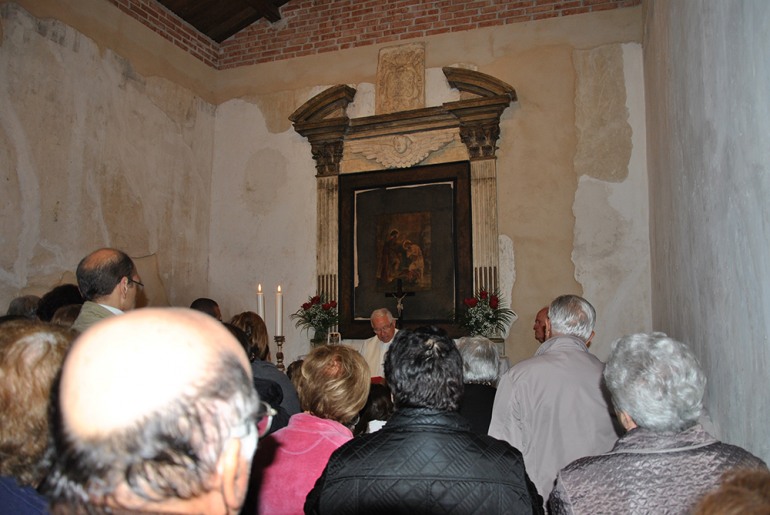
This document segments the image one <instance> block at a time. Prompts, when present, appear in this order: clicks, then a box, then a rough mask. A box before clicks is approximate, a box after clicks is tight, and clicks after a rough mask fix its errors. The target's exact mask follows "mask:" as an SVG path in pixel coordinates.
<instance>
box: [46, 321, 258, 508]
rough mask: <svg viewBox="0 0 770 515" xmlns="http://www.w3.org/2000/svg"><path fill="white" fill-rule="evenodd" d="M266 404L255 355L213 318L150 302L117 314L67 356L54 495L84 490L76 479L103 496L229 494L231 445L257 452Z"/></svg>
mask: <svg viewBox="0 0 770 515" xmlns="http://www.w3.org/2000/svg"><path fill="white" fill-rule="evenodd" d="M257 408H258V399H257V395H256V392H255V391H254V389H253V386H252V380H251V368H250V365H249V361H248V359H247V357H246V354H245V353H244V351H243V349H242V348H241V346H240V344H239V343H238V342H237V341H236V340H235V339H234V338H233V337H232V336H231V335H230V333H229V331H227V329H225V328H224V327H223V326H222V324H221V323H219V322H217V321H216V320H214V319H213V318H211V317H209V316H207V315H204V314H202V313H199V312H195V311H191V310H186V309H142V310H137V311H133V312H131V313H128V314H126V315H123V316H120V317H114V318H110V319H107V320H105V321H103V322H101V323H99V324H96V325H94V326H93V327H92V328H90V329H89V330H87V331H86V332H84V333H83V335H82V336H81V337H80V338H78V339H77V340H76V342H75V344H74V346H73V348H72V350H71V351H70V354H69V355H68V356H67V359H66V360H65V362H64V367H63V369H62V376H61V383H60V387H59V417H58V423H59V426H58V431H57V434H56V438H55V440H56V447H57V448H56V454H57V463H56V465H55V467H54V473H53V474H52V480H51V481H49V485H50V486H51V487H52V488H53V489H54V494H55V495H54V497H55V499H54V500H55V501H56V500H58V501H61V502H65V503H66V502H69V501H70V500H71V499H70V498H68V497H69V494H72V495H73V496H74V497H75V498H77V492H76V491H75V489H73V491H67V488H72V485H73V484H74V485H79V487H80V488H83V489H84V490H85V491H86V492H87V493H88V496H89V500H90V501H89V502H92V503H94V504H97V505H118V506H127V505H128V506H127V507H136V506H137V504H136V502H135V501H137V500H142V501H144V502H148V501H151V505H152V506H153V509H156V510H157V508H158V506H160V507H164V506H165V507H168V506H169V505H174V503H176V504H178V503H179V502H186V501H190V502H192V501H195V500H196V499H198V498H202V497H205V496H209V495H210V494H212V493H213V494H219V492H218V491H216V490H217V489H218V488H219V487H218V485H219V484H220V483H221V480H222V478H220V477H218V474H220V473H221V468H220V465H221V463H220V461H221V460H222V459H223V454H224V453H225V451H226V449H228V448H229V444H230V443H231V442H235V441H237V445H238V447H239V452H240V454H242V456H243V457H244V458H247V459H248V461H250V460H251V455H252V454H253V451H254V447H255V445H256V428H255V427H254V417H255V415H256V412H257ZM105 464H109V467H105ZM246 476H247V477H248V468H246ZM49 491H50V490H49ZM236 497H237V496H236ZM217 501H219V499H217ZM240 501H242V498H241V499H240ZM240 501H239V502H240ZM157 503H159V504H157ZM230 504H233V503H232V502H231V503H230ZM226 505H227V503H224V504H222V506H226ZM207 506H209V505H207ZM239 507H240V506H238V508H239ZM175 509H176V508H175ZM207 509H211V507H210V506H209V508H207ZM158 511H161V510H158ZM217 511H220V510H217ZM228 511H229V508H228V509H227V510H224V511H221V512H222V513H227V512H228Z"/></svg>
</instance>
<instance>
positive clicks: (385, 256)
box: [375, 211, 432, 293]
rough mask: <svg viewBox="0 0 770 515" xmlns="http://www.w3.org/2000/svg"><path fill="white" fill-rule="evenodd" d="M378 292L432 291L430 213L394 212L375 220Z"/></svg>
mask: <svg viewBox="0 0 770 515" xmlns="http://www.w3.org/2000/svg"><path fill="white" fill-rule="evenodd" d="M375 251H376V252H377V271H376V274H375V276H376V279H377V291H380V292H384V293H385V292H392V291H394V288H397V286H398V281H399V280H400V281H401V287H402V288H406V289H407V290H409V291H427V290H430V289H431V284H432V281H431V269H432V266H431V257H432V252H431V213H430V212H429V211H426V212H421V213H419V212H418V213H395V214H385V215H380V216H378V217H377V232H376V242H375Z"/></svg>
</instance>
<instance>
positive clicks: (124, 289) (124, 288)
mask: <svg viewBox="0 0 770 515" xmlns="http://www.w3.org/2000/svg"><path fill="white" fill-rule="evenodd" d="M129 286H130V285H129V284H128V277H125V276H124V277H123V278H122V279H121V280H120V282H119V283H118V288H120V295H121V296H123V297H125V296H126V295H127V294H128V288H129Z"/></svg>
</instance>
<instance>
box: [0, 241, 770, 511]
mask: <svg viewBox="0 0 770 515" xmlns="http://www.w3.org/2000/svg"><path fill="white" fill-rule="evenodd" d="M77 278H78V286H77V287H74V289H75V292H77V295H78V297H75V296H74V293H75V292H73V291H72V288H62V287H61V286H60V287H57V288H54V289H53V290H51V292H49V294H46V295H44V296H43V297H41V298H40V299H37V298H31V297H30V298H20V299H19V300H15V301H14V302H12V303H11V306H10V307H9V313H8V315H6V316H5V317H3V318H2V320H0V377H2V381H0V410H2V413H3V415H2V418H3V422H2V424H1V425H0V513H14V514H21V515H24V514H42V513H54V514H59V513H61V514H64V513H77V514H80V513H89V514H90V513H95V514H100V513H105V514H106V513H114V514H129V513H177V514H180V513H200V514H207V515H208V514H237V513H243V514H266V515H272V514H294V513H318V514H335V515H336V514H345V513H350V514H355V513H366V514H369V513H374V514H377V513H382V514H385V513H387V514H392V513H396V514H398V513H410V514H411V513H426V514H429V513H430V514H432V513H436V514H439V513H441V514H443V513H456V514H496V513H516V514H518V513H554V514H562V513H564V514H571V513H591V514H595V513H664V512H665V513H690V512H692V511H693V510H695V512H696V513H702V514H705V513H767V512H768V510H770V507H769V506H770V498H768V497H770V496H769V495H768V491H770V472H768V470H767V467H766V465H765V463H763V462H762V460H760V459H759V458H757V457H755V456H753V455H752V454H750V453H749V452H747V451H745V450H743V449H741V448H739V447H736V446H733V445H729V444H726V443H722V442H720V441H718V440H716V439H715V438H714V437H713V436H711V435H710V434H708V433H707V432H706V431H705V429H704V428H703V426H702V425H701V424H699V420H700V418H701V416H702V414H703V405H702V403H703V396H704V394H705V385H706V378H705V376H704V374H703V371H702V370H701V368H700V365H699V364H698V362H697V359H696V357H695V355H694V354H693V352H692V351H691V350H690V349H689V348H688V346H687V345H685V344H684V343H681V342H678V341H675V340H673V339H671V338H669V337H667V336H666V335H664V334H662V333H652V334H634V335H629V336H624V337H621V338H619V339H617V340H616V341H615V342H614V343H613V345H612V351H611V354H610V356H609V359H608V362H607V363H606V365H605V364H604V363H602V362H601V361H600V360H598V359H597V358H596V357H595V356H594V355H592V354H591V353H589V352H588V346H589V345H590V342H591V339H592V337H593V330H594V324H595V320H596V312H595V310H594V308H593V306H591V304H590V303H589V302H588V301H586V300H585V299H583V298H582V297H579V296H576V295H563V296H560V297H558V298H556V299H554V301H553V302H552V303H551V304H550V305H549V306H548V307H547V308H544V309H543V310H541V312H540V313H538V317H537V320H536V322H535V326H534V330H535V336H536V338H537V339H538V340H539V341H540V342H541V344H540V346H539V348H538V350H537V351H536V353H535V355H534V356H533V357H532V358H530V359H527V360H524V361H522V362H520V363H517V364H515V365H514V366H513V367H512V368H510V369H509V370H508V371H506V372H505V373H503V374H502V375H498V374H499V372H498V371H499V356H498V350H497V347H496V346H495V345H494V344H493V343H492V342H490V341H489V340H488V339H486V338H483V337H467V338H461V339H460V340H459V341H458V342H454V341H453V340H452V339H451V338H449V337H448V336H447V335H446V334H445V333H444V332H442V331H440V330H438V329H435V328H431V327H422V328H418V329H415V330H404V329H402V330H398V329H396V324H395V320H394V318H393V316H392V314H390V312H388V311H387V310H385V309H381V310H377V311H375V313H373V315H372V318H371V323H372V328H373V331H374V332H375V336H374V337H373V338H371V339H370V340H367V342H365V343H364V346H363V347H359V348H353V347H350V346H346V345H321V346H318V347H316V348H314V349H313V350H312V351H311V352H310V353H309V354H308V355H307V356H305V357H304V359H302V360H301V361H298V362H296V363H293V364H292V365H291V366H290V367H289V370H288V371H287V372H289V373H290V376H289V375H287V374H285V373H283V372H282V371H281V370H278V368H276V366H275V365H274V364H273V363H272V362H271V356H270V349H269V346H268V334H267V328H266V326H265V323H264V321H263V320H262V319H261V317H259V316H258V315H257V314H256V313H253V312H249V311H245V312H243V313H240V314H238V315H236V316H235V317H233V318H232V319H231V320H230V321H229V322H227V323H222V322H221V312H220V310H219V306H218V305H217V303H216V302H215V301H213V300H211V299H206V298H201V299H198V300H197V301H196V302H194V303H193V306H191V307H192V308H194V309H186V308H143V309H133V308H134V307H135V304H136V296H137V293H138V291H139V290H140V289H141V287H142V283H141V278H140V277H139V275H138V273H137V271H136V267H135V266H134V264H133V262H132V261H131V259H130V258H129V257H128V256H126V255H125V254H124V253H122V252H120V251H118V250H114V249H100V250H98V251H96V252H94V253H92V254H89V256H86V258H84V259H83V261H81V263H80V265H79V266H78V269H77ZM70 286H74V285H70ZM80 294H82V295H83V297H82V298H81V297H79V296H80ZM73 305H74V306H77V307H79V309H77V310H74V309H73V308H71V307H70V306H73ZM62 307H67V308H68V309H67V310H68V311H69V313H70V314H69V315H68V317H69V318H68V319H65V317H64V316H62V317H61V319H60V321H55V320H54V318H55V314H56V313H58V312H59V310H60V309H61V308H62ZM73 312H74V313H75V315H74V316H73V315H72V313H73ZM67 320H68V321H67ZM373 380H374V381H373ZM731 506H732V508H730V507H731ZM736 506H737V507H738V508H735V507H736ZM720 510H721V511H720ZM729 510H733V511H729ZM735 510H738V511H735Z"/></svg>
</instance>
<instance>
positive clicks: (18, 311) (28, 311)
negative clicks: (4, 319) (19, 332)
mask: <svg viewBox="0 0 770 515" xmlns="http://www.w3.org/2000/svg"><path fill="white" fill-rule="evenodd" d="M38 304H40V297H38V296H37V295H22V296H21V297H16V298H15V299H13V300H12V301H11V303H10V304H8V311H7V312H6V313H5V314H6V315H19V316H23V317H24V318H29V319H30V320H34V319H36V318H37V306H38Z"/></svg>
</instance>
